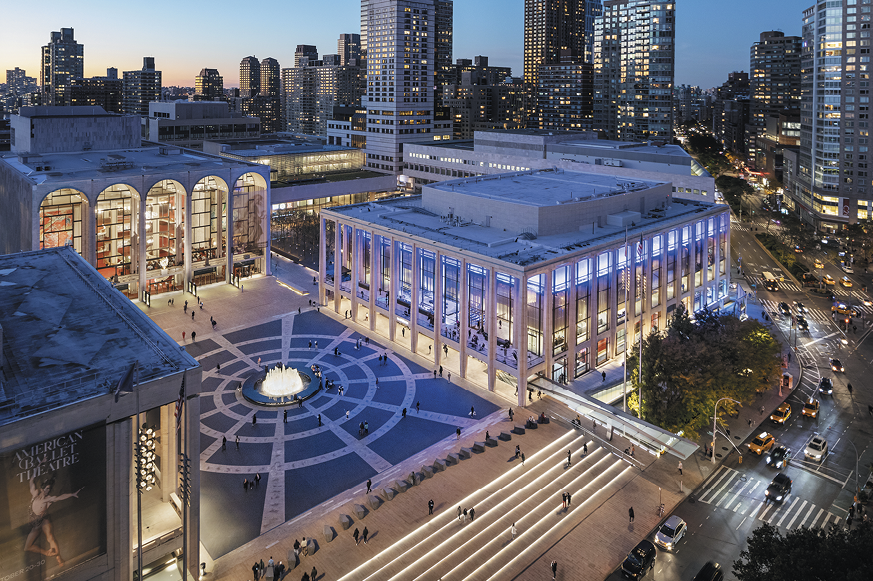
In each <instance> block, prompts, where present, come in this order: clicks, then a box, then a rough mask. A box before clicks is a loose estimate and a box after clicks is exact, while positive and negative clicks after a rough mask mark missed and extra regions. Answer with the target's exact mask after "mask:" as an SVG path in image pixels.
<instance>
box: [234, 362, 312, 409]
mask: <svg viewBox="0 0 873 581" xmlns="http://www.w3.org/2000/svg"><path fill="white" fill-rule="evenodd" d="M240 389H241V391H242V396H243V397H244V398H245V399H247V400H249V401H250V402H252V403H254V404H258V405H264V406H287V405H289V404H293V403H295V402H300V401H303V400H307V399H309V398H310V397H312V396H313V395H315V394H316V393H318V391H319V389H320V387H319V384H318V382H315V383H313V381H312V378H311V377H310V376H309V375H307V374H306V373H303V372H302V371H298V370H297V369H295V368H293V367H290V366H286V365H283V364H282V363H279V364H277V365H274V366H272V367H264V368H262V369H259V370H256V371H253V372H251V373H249V374H248V376H247V377H246V378H245V380H244V381H243V382H242V384H241V385H240Z"/></svg>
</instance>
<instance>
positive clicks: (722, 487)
mask: <svg viewBox="0 0 873 581" xmlns="http://www.w3.org/2000/svg"><path fill="white" fill-rule="evenodd" d="M774 475H775V473H774ZM769 484H770V483H769V481H765V480H762V479H760V478H747V477H746V476H745V475H744V474H743V473H741V472H738V471H737V470H734V469H733V468H728V467H727V466H721V467H720V468H719V469H718V470H717V471H716V472H715V474H713V476H712V477H711V478H710V479H709V482H708V483H707V485H706V487H705V488H704V489H703V490H702V491H701V494H700V496H699V497H698V499H697V501H698V502H702V503H704V504H709V505H712V506H714V507H716V508H719V509H722V510H727V511H731V512H734V513H737V514H739V515H743V516H746V517H748V518H755V519H757V520H759V521H761V522H766V523H767V524H770V525H773V526H776V527H780V528H784V529H786V530H792V529H794V528H800V527H804V526H805V527H809V528H813V527H820V528H823V527H825V526H826V525H828V524H830V523H837V522H839V521H840V517H839V516H837V515H835V514H834V513H832V512H830V511H829V510H825V509H824V508H823V507H819V506H816V504H815V503H813V502H810V501H808V500H805V499H802V498H800V497H797V496H794V494H793V493H792V494H790V495H789V496H788V498H787V499H785V502H783V503H782V504H776V503H768V502H766V501H764V500H763V498H764V491H765V490H766V489H767V486H768V485H769Z"/></svg>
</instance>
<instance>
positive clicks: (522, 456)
mask: <svg viewBox="0 0 873 581" xmlns="http://www.w3.org/2000/svg"><path fill="white" fill-rule="evenodd" d="M521 465H522V466H524V452H522V453H521Z"/></svg>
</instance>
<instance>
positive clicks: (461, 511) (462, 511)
mask: <svg viewBox="0 0 873 581" xmlns="http://www.w3.org/2000/svg"><path fill="white" fill-rule="evenodd" d="M463 514H464V509H462V508H461V507H460V506H459V507H458V520H461V515H463Z"/></svg>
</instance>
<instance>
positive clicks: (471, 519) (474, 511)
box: [470, 507, 476, 522]
mask: <svg viewBox="0 0 873 581" xmlns="http://www.w3.org/2000/svg"><path fill="white" fill-rule="evenodd" d="M475 516H476V509H475V508H473V507H470V522H473V518H475Z"/></svg>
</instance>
